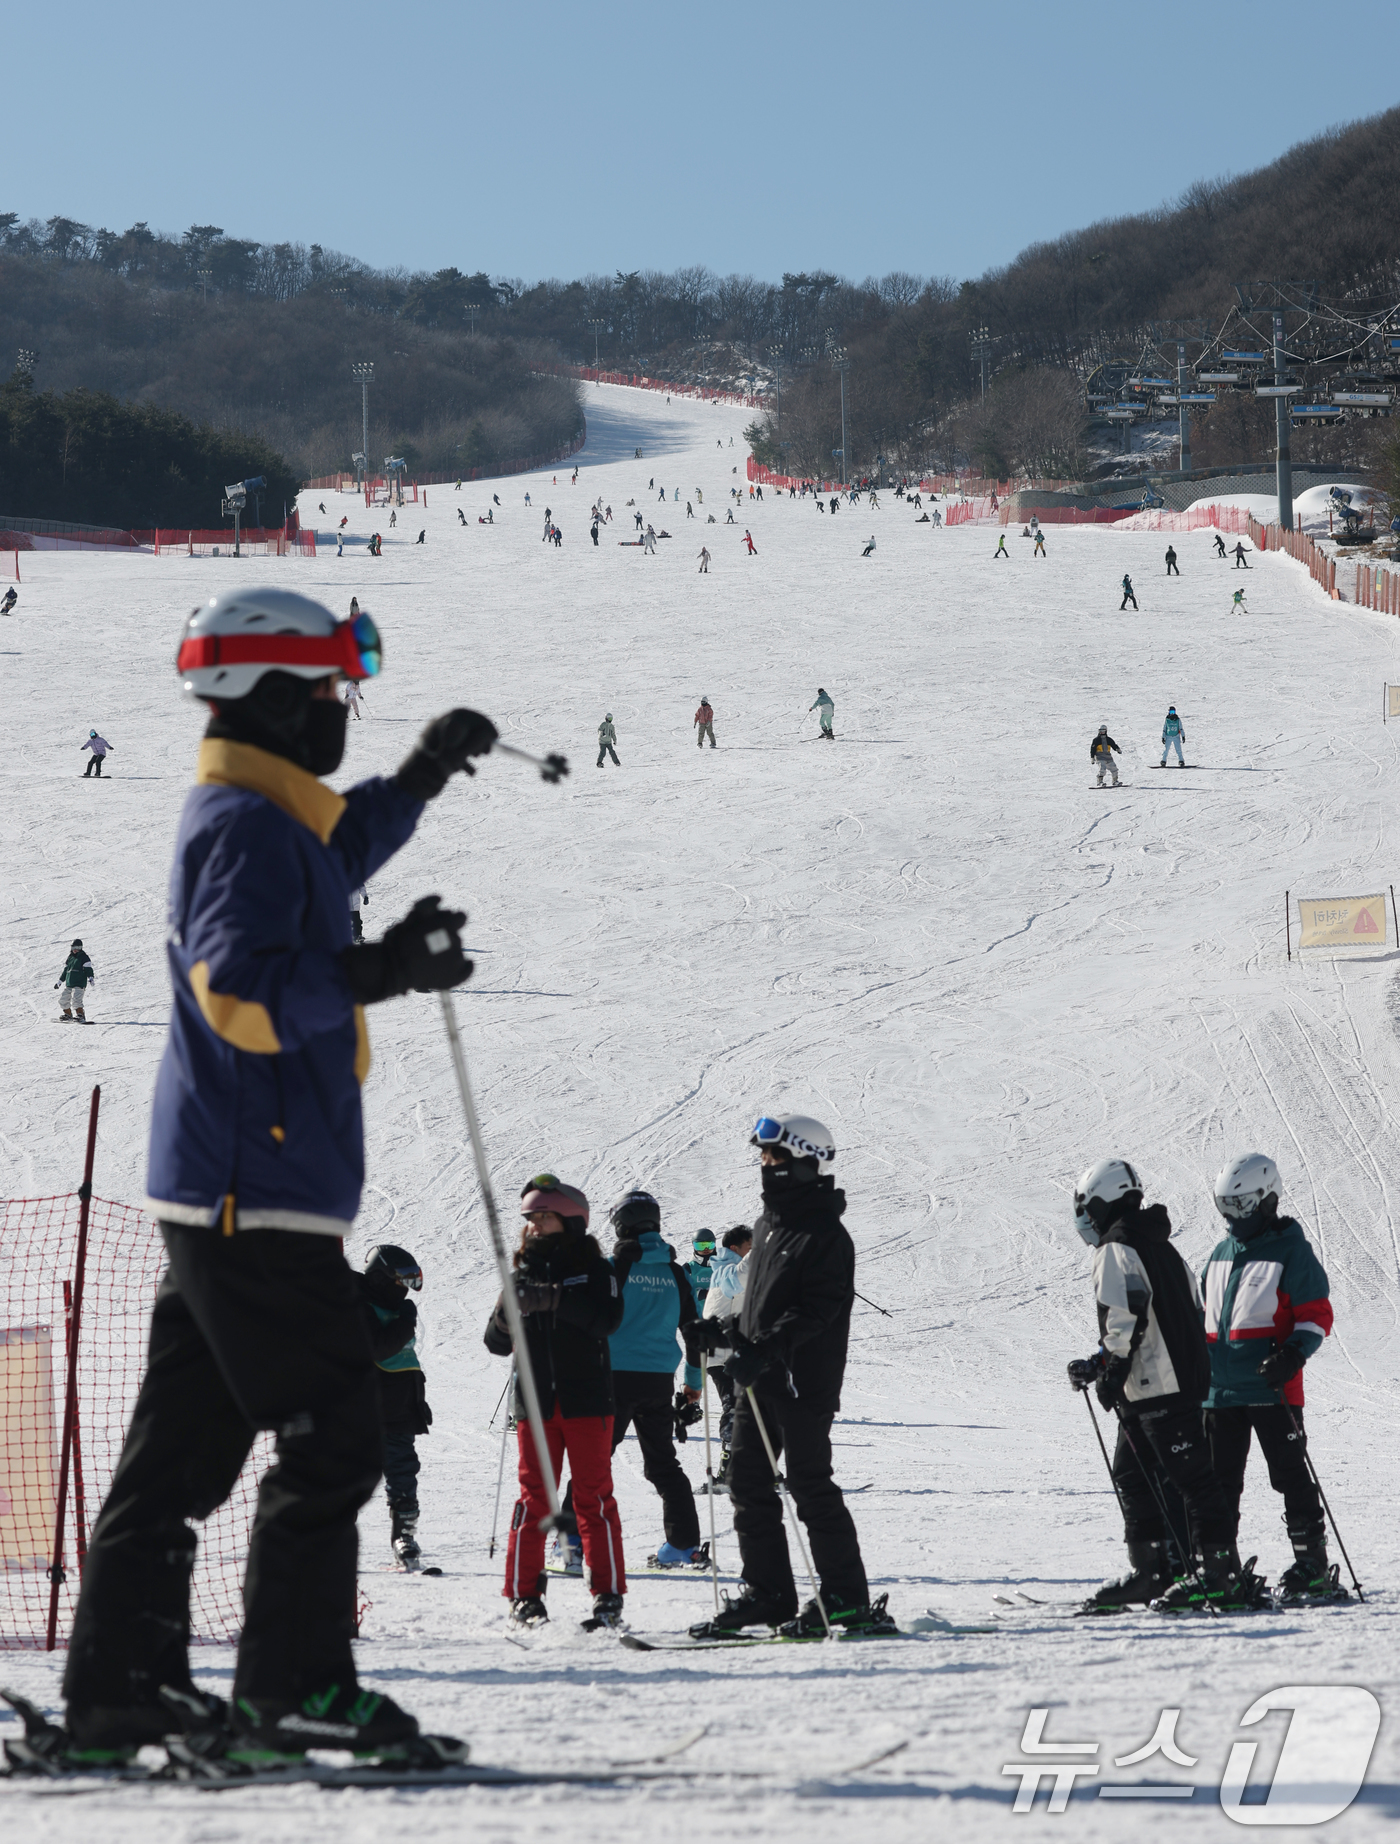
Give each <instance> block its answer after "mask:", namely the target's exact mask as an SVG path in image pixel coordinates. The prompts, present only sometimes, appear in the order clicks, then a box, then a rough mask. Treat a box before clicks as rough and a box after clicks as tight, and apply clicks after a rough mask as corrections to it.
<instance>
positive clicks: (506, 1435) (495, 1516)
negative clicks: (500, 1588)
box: [486, 1364, 515, 1562]
mask: <svg viewBox="0 0 1400 1844" xmlns="http://www.w3.org/2000/svg"><path fill="white" fill-rule="evenodd" d="M514 1381H515V1365H514V1364H512V1365H511V1367H510V1375H509V1376H508V1377H507V1378H506V1389H509V1388H510V1386H511V1384H512V1383H514ZM504 1401H505V1390H502V1391H501V1402H504ZM500 1406H501V1403H500V1402H498V1403H497V1404H496V1407H497V1408H498V1409H499V1408H500ZM495 1419H496V1417H495V1416H494V1415H493V1416H492V1417H491V1420H492V1421H494V1420H495ZM513 1420H514V1417H513V1416H511V1415H507V1416H506V1418H505V1420H504V1421H503V1422H502V1423H501V1459H500V1464H499V1465H498V1466H497V1468H496V1508H495V1510H494V1511H493V1512H492V1513H491V1544H490V1547H489V1548H488V1549H487V1551H486V1559H487V1561H488V1562H489V1561H490V1559H491V1558H492V1557H493V1556H494V1555H495V1553H496V1530H497V1527H498V1525H499V1523H500V1518H501V1484H502V1482H503V1480H504V1479H505V1476H506V1443H507V1441H509V1439H510V1430H511V1424H512V1422H513Z"/></svg>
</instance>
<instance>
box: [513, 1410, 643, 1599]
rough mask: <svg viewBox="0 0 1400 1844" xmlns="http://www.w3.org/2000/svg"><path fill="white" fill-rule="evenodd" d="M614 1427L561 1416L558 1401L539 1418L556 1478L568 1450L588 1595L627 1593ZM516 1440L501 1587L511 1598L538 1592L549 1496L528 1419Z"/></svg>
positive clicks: (593, 1418) (604, 1420) (601, 1418)
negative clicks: (516, 1485)
mask: <svg viewBox="0 0 1400 1844" xmlns="http://www.w3.org/2000/svg"><path fill="white" fill-rule="evenodd" d="M612 1425H613V1418H612V1416H611V1415H571V1416H570V1417H569V1418H568V1420H567V1421H566V1420H565V1419H564V1417H563V1415H561V1414H560V1412H559V1409H558V1406H557V1405H556V1407H555V1410H554V1413H553V1414H552V1415H551V1416H550V1418H549V1420H548V1421H547V1422H546V1423H545V1424H544V1435H545V1441H546V1443H547V1445H548V1447H549V1458H550V1464H551V1465H552V1466H553V1468H554V1477H555V1481H556V1483H557V1481H558V1479H559V1475H560V1472H561V1471H562V1470H563V1465H564V1458H565V1455H567V1456H568V1461H569V1472H570V1475H571V1476H572V1478H573V1483H574V1516H575V1517H576V1518H577V1519H578V1530H579V1535H580V1537H582V1539H583V1568H584V1579H585V1580H586V1581H587V1583H588V1585H589V1587H590V1588H591V1589H592V1591H593V1593H594V1594H626V1592H627V1573H626V1570H625V1568H624V1566H623V1561H622V1519H621V1518H620V1517H619V1516H618V1514H617V1500H616V1499H615V1498H614V1497H613V1482H612ZM516 1438H517V1439H518V1440H519V1442H520V1497H519V1498H518V1499H517V1500H516V1505H515V1512H514V1515H513V1516H512V1518H511V1520H510V1542H509V1543H508V1545H507V1547H506V1581H505V1587H504V1588H503V1589H502V1590H501V1592H502V1594H504V1595H505V1596H506V1597H507V1599H508V1600H512V1601H517V1600H520V1599H522V1598H527V1599H528V1598H529V1597H531V1596H533V1595H536V1594H542V1593H543V1592H544V1584H545V1574H544V1548H545V1533H544V1531H542V1530H541V1529H540V1519H541V1518H546V1517H548V1516H549V1495H548V1493H547V1492H546V1491H545V1484H544V1475H543V1474H542V1473H541V1472H540V1463H539V1457H538V1455H537V1454H536V1452H535V1437H534V1435H533V1434H532V1433H531V1432H530V1424H529V1422H522V1423H521V1424H520V1427H519V1428H518V1429H517V1431H516Z"/></svg>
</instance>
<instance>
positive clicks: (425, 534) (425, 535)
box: [413, 526, 428, 544]
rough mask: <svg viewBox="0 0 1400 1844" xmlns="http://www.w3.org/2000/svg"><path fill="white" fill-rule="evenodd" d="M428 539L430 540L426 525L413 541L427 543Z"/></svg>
mask: <svg viewBox="0 0 1400 1844" xmlns="http://www.w3.org/2000/svg"><path fill="white" fill-rule="evenodd" d="M427 540H428V529H427V527H426V526H424V528H423V530H422V531H420V532H419V534H418V536H417V537H416V538H415V539H414V540H413V542H414V543H415V544H426V543H427Z"/></svg>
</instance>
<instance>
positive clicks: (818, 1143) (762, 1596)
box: [690, 1114, 896, 1639]
mask: <svg viewBox="0 0 1400 1844" xmlns="http://www.w3.org/2000/svg"><path fill="white" fill-rule="evenodd" d="M749 1144H750V1145H752V1146H756V1147H757V1148H758V1152H759V1182H760V1186H761V1189H762V1195H763V1213H762V1215H761V1216H760V1217H759V1219H758V1222H757V1223H756V1224H755V1226H754V1247H753V1254H752V1256H751V1257H750V1264H749V1266H750V1272H749V1280H748V1286H747V1288H746V1289H745V1292H744V1303H743V1308H742V1310H741V1312H740V1314H739V1323H738V1325H737V1327H736V1326H735V1325H734V1324H733V1322H732V1321H731V1322H730V1323H729V1324H728V1325H725V1324H724V1323H723V1322H722V1321H720V1320H717V1319H702V1320H700V1321H699V1323H698V1325H697V1326H696V1327H695V1328H694V1330H693V1331H692V1333H691V1344H692V1353H691V1355H692V1358H694V1357H695V1356H696V1355H697V1354H698V1352H699V1351H700V1350H701V1349H706V1350H708V1349H717V1348H719V1347H720V1346H721V1345H727V1346H728V1347H729V1348H730V1350H731V1351H732V1353H733V1355H732V1356H731V1357H730V1359H729V1361H728V1364H727V1366H726V1367H727V1369H728V1372H729V1375H730V1377H731V1378H732V1379H733V1382H734V1385H735V1388H736V1390H738V1391H740V1392H742V1393H741V1394H740V1395H739V1400H738V1405H737V1407H736V1409H735V1412H734V1434H733V1447H732V1449H731V1456H732V1458H731V1463H730V1496H731V1499H732V1501H733V1505H734V1529H735V1532H736V1534H737V1535H738V1538H739V1554H740V1556H741V1558H742V1561H743V1579H744V1587H743V1591H742V1593H741V1594H740V1595H739V1596H738V1598H737V1599H733V1600H726V1602H725V1605H724V1606H723V1607H722V1608H721V1609H720V1611H719V1612H718V1613H717V1614H716V1615H715V1616H714V1618H713V1619H711V1620H706V1621H703V1622H701V1623H700V1624H699V1625H698V1626H693V1627H692V1628H691V1629H690V1630H691V1632H692V1634H693V1635H694V1636H695V1637H696V1638H710V1637H722V1636H724V1635H725V1634H729V1633H736V1632H740V1631H742V1630H743V1628H744V1627H746V1626H760V1625H767V1626H773V1627H776V1628H777V1629H778V1631H779V1632H780V1633H781V1634H782V1635H783V1636H784V1637H787V1638H793V1639H811V1638H820V1637H821V1636H822V1635H823V1634H824V1632H825V1631H826V1626H827V1622H830V1624H831V1626H832V1627H833V1628H837V1627H839V1628H842V1629H844V1630H845V1631H846V1632H848V1633H859V1634H861V1635H863V1636H865V1637H876V1636H879V1635H882V1634H886V1633H892V1632H894V1631H896V1628H895V1623H894V1621H893V1619H891V1617H890V1615H889V1613H888V1612H887V1611H886V1607H885V1601H886V1596H884V1595H881V1596H880V1598H879V1600H878V1601H876V1602H875V1603H874V1604H872V1603H871V1600H870V1589H869V1585H868V1582H867V1579H866V1573H865V1564H864V1562H863V1560H862V1558H861V1553H860V1540H859V1538H858V1537H857V1535H856V1527H855V1523H854V1521H853V1520H852V1517H851V1513H850V1510H849V1508H848V1507H847V1504H846V1501H845V1499H844V1497H843V1496H842V1493H841V1488H840V1487H839V1486H838V1485H837V1483H836V1481H835V1479H834V1478H833V1476H832V1461H831V1424H832V1421H833V1420H834V1418H835V1415H836V1413H837V1411H838V1409H839V1408H840V1406H841V1384H842V1380H843V1378H844V1376H845V1370H846V1345H847V1340H848V1338H849V1335H850V1323H851V1307H852V1304H853V1302H854V1300H855V1249H854V1247H853V1245H852V1243H851V1238H850V1234H849V1232H848V1231H847V1229H846V1227H845V1225H844V1224H843V1223H842V1221H841V1218H842V1214H843V1213H844V1211H845V1208H846V1196H845V1193H844V1192H843V1191H840V1190H838V1189H837V1187H836V1181H835V1179H834V1177H833V1176H832V1166H833V1164H834V1162H835V1159H836V1147H835V1144H834V1142H833V1140H832V1137H831V1134H830V1133H829V1132H828V1131H827V1129H826V1128H825V1127H824V1126H823V1125H822V1123H821V1122H820V1121H818V1120H814V1119H812V1118H811V1116H809V1115H805V1114H784V1115H779V1116H777V1117H773V1116H770V1115H764V1116H762V1117H761V1118H760V1119H759V1121H758V1123H757V1124H756V1126H755V1127H754V1130H753V1133H752V1135H751V1136H750V1141H749ZM750 1390H751V1391H752V1395H750V1393H749V1392H750ZM755 1404H757V1406H756V1407H755ZM759 1417H761V1418H762V1422H763V1426H764V1429H765V1430H766V1432H767V1436H768V1440H769V1442H770V1443H771V1444H772V1447H773V1451H774V1454H775V1455H776V1456H777V1457H778V1458H779V1459H781V1460H782V1461H783V1463H784V1473H785V1476H786V1483H787V1489H788V1491H789V1493H790V1494H791V1496H792V1500H793V1503H794V1505H795V1507H796V1511H797V1515H798V1517H799V1518H800V1519H801V1520H802V1522H803V1523H804V1524H805V1525H806V1527H807V1536H808V1541H809V1545H810V1550H811V1556H812V1563H813V1567H814V1569H815V1571H816V1575H817V1579H818V1584H819V1588H818V1592H819V1594H820V1597H821V1598H820V1605H818V1603H817V1601H816V1600H811V1601H808V1602H807V1604H806V1605H805V1606H804V1607H803V1608H802V1609H801V1610H800V1611H799V1609H798V1597H797V1585H796V1582H795V1580H794V1577H793V1572H792V1560H791V1557H790V1556H789V1554H788V1544H787V1537H786V1533H785V1532H784V1529H783V1506H782V1500H781V1499H780V1498H779V1496H778V1489H777V1484H776V1481H775V1480H774V1477H773V1472H774V1469H773V1465H772V1463H771V1462H770V1460H769V1458H768V1454H767V1451H766V1448H765V1445H764V1441H763V1438H762V1436H761V1435H760V1433H759ZM823 1613H824V1614H825V1618H823Z"/></svg>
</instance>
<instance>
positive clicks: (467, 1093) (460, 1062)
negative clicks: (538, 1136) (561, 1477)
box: [438, 992, 564, 1530]
mask: <svg viewBox="0 0 1400 1844" xmlns="http://www.w3.org/2000/svg"><path fill="white" fill-rule="evenodd" d="M438 997H439V998H440V999H441V1000H442V1021H443V1023H444V1024H445V1025H446V1027H447V1042H448V1046H449V1047H450V1049H451V1051H452V1067H453V1069H454V1070H455V1072H456V1075H457V1092H458V1094H459V1095H460V1096H461V1098H462V1113H463V1114H464V1115H465V1117H466V1122H467V1134H468V1137H469V1138H470V1140H471V1143H472V1154H473V1156H474V1157H475V1159H476V1175H477V1180H478V1182H479V1183H480V1185H481V1201H482V1202H483V1204H485V1206H486V1225H487V1228H488V1229H489V1230H490V1232H491V1250H492V1253H493V1254H494V1255H495V1257H496V1268H497V1271H498V1272H499V1274H500V1277H501V1305H502V1307H503V1308H504V1309H505V1315H506V1324H507V1325H508V1326H509V1328H510V1341H511V1344H512V1345H513V1346H514V1348H515V1354H516V1356H515V1362H516V1374H517V1376H518V1377H519V1379H520V1393H521V1395H522V1396H523V1397H524V1398H525V1413H526V1416H527V1417H528V1419H529V1422H530V1433H531V1435H532V1437H533V1439H534V1443H535V1457H536V1459H537V1460H538V1461H539V1463H540V1475H541V1477H542V1478H543V1480H544V1488H545V1494H546V1496H547V1498H548V1499H549V1516H548V1517H545V1518H541V1519H540V1529H541V1530H562V1529H563V1527H564V1520H563V1516H562V1514H561V1512H560V1509H559V1487H558V1484H557V1483H556V1481H555V1478H554V1463H553V1461H552V1460H551V1459H550V1457H549V1443H548V1442H547V1441H546V1440H545V1436H544V1416H543V1415H542V1414H541V1413H540V1396H539V1391H538V1390H537V1389H536V1388H535V1371H534V1366H533V1365H532V1364H531V1362H530V1350H529V1346H528V1345H527V1344H526V1342H525V1316H524V1314H523V1313H522V1312H521V1310H520V1300H519V1297H518V1296H517V1294H516V1291H515V1276H514V1274H512V1272H511V1267H510V1257H509V1256H508V1255H507V1254H506V1245H505V1240H504V1238H503V1237H502V1235H501V1221H500V1218H499V1217H498V1216H497V1215H496V1198H495V1193H494V1192H493V1191H492V1189H491V1174H490V1172H489V1171H488V1170H487V1167H486V1147H485V1145H484V1144H483V1143H482V1138H481V1123H480V1121H478V1119H477V1118H476V1103H475V1102H474V1101H473V1100H472V1087H471V1083H470V1082H469V1081H468V1079H467V1059H466V1057H465V1056H464V1055H463V1052H462V1039H461V1037H460V1036H459V1035H458V1031H457V1015H456V1013H455V1012H454V1011H453V1009H452V999H451V996H450V994H448V993H445V992H441V993H439V994H438Z"/></svg>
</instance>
